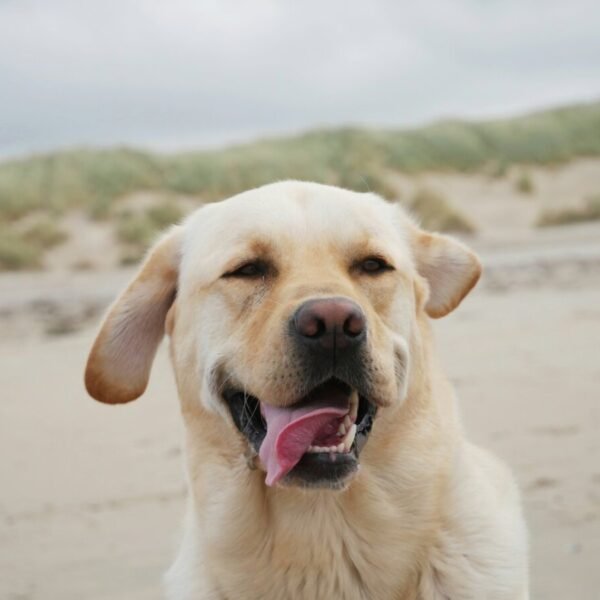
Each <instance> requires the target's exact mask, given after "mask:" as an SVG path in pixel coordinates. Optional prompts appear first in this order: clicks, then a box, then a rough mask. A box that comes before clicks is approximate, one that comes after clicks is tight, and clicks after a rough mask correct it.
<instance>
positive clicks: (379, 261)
mask: <svg viewBox="0 0 600 600" xmlns="http://www.w3.org/2000/svg"><path fill="white" fill-rule="evenodd" d="M358 267H359V269H360V270H361V271H362V272H363V273H368V274H369V275H375V274H377V273H381V272H382V271H392V270H393V269H394V267H392V265H390V264H389V263H388V262H386V261H385V260H384V259H383V258H380V257H378V256H369V258H365V259H364V260H362V261H360V263H359V264H358Z"/></svg>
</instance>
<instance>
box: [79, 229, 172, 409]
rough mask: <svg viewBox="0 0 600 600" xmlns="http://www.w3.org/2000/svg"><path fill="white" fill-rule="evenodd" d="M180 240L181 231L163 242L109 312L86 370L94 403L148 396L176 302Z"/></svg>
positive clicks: (127, 400)
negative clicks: (168, 316) (167, 319)
mask: <svg viewBox="0 0 600 600" xmlns="http://www.w3.org/2000/svg"><path fill="white" fill-rule="evenodd" d="M181 238H182V229H181V228H180V227H174V228H172V229H171V230H170V231H169V232H168V233H167V234H166V235H165V236H164V237H163V238H162V239H161V240H159V241H158V242H157V243H156V245H155V246H154V247H153V248H152V250H151V251H150V253H149V254H148V256H147V258H146V259H145V261H144V263H143V264H142V266H141V268H140V270H139V271H138V273H137V275H136V276H135V278H134V279H133V281H132V282H131V283H130V284H129V286H128V287H127V289H126V290H125V291H124V292H123V293H122V294H121V296H120V297H119V298H118V299H117V300H116V301H115V303H114V304H113V305H112V307H111V308H110V309H109V311H108V314H107V316H106V317H105V319H104V322H103V323H102V327H101V328H100V332H99V333H98V336H97V337H96V341H95V342H94V345H93V347H92V350H91V352H90V356H89V358H88V362H87V367H86V370H85V386H86V388H87V391H88V393H89V394H90V396H92V397H93V398H95V399H96V400H99V401H100V402H107V403H109V404H120V403H123V402H129V401H130V400H135V399H136V398H138V397H139V396H141V395H142V394H143V393H144V390H145V389H146V385H147V384H148V377H149V375H150V368H151V366H152V361H153V360H154V355H155V354H156V350H157V348H158V345H159V343H160V342H161V340H162V338H163V336H164V331H165V317H166V315H167V312H168V310H169V308H170V307H171V304H172V303H173V300H174V299H175V294H176V289H177V277H178V273H179V261H180V248H181Z"/></svg>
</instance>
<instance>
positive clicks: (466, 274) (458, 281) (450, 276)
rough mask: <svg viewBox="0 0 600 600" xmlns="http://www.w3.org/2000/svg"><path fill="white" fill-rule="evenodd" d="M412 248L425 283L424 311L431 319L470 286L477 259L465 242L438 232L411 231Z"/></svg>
mask: <svg viewBox="0 0 600 600" xmlns="http://www.w3.org/2000/svg"><path fill="white" fill-rule="evenodd" d="M413 250H414V255H415V260H416V265H417V271H418V272H419V274H420V275H421V276H422V277H424V278H425V280H426V281H427V283H428V286H429V297H428V299H427V302H426V304H425V312H426V313H427V314H428V315H429V316H430V317H432V318H434V319H437V318H439V317H444V316H446V315H447V314H448V313H449V312H451V311H453V310H454V309H455V308H456V307H457V306H458V305H459V304H460V303H461V301H462V299H463V298H464V297H465V296H466V295H467V294H468V293H469V292H470V291H471V290H472V289H473V287H474V286H475V284H476V283H477V281H478V280H479V277H480V275H481V263H480V262H479V259H478V258H477V256H476V254H475V253H474V252H472V251H471V250H469V248H467V246H465V245H464V244H462V243H461V242H459V241H458V240H455V239H454V238H451V237H449V236H447V235H441V234H438V233H428V232H426V231H422V230H418V231H417V232H415V236H414V243H413Z"/></svg>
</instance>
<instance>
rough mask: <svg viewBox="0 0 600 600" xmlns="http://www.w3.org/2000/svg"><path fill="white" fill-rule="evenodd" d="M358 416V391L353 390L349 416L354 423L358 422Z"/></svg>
mask: <svg viewBox="0 0 600 600" xmlns="http://www.w3.org/2000/svg"><path fill="white" fill-rule="evenodd" d="M357 415H358V392H357V391H356V390H352V395H351V396H350V411H349V416H350V420H351V421H352V423H354V421H356V417H357Z"/></svg>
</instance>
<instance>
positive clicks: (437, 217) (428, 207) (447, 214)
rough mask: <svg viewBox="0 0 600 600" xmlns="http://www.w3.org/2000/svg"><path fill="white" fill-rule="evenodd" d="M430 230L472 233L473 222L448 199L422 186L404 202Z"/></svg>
mask: <svg viewBox="0 0 600 600" xmlns="http://www.w3.org/2000/svg"><path fill="white" fill-rule="evenodd" d="M404 204H405V205H406V206H407V208H408V209H409V210H410V211H411V212H413V213H414V214H415V215H416V216H417V217H418V218H419V221H420V222H421V225H422V226H423V227H424V228H425V229H428V230H430V231H440V232H454V233H474V232H475V226H474V225H473V223H472V222H471V221H470V220H469V219H468V218H467V217H466V216H465V215H463V214H462V213H461V212H460V211H459V210H458V209H456V208H455V207H454V206H452V204H451V203H450V201H449V200H448V199H447V198H445V197H444V196H442V195H441V194H439V193H437V192H434V191H433V190H430V189H427V188H424V189H421V190H418V191H417V192H416V193H415V195H414V196H413V197H412V198H411V199H410V200H408V201H406V202H404Z"/></svg>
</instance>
